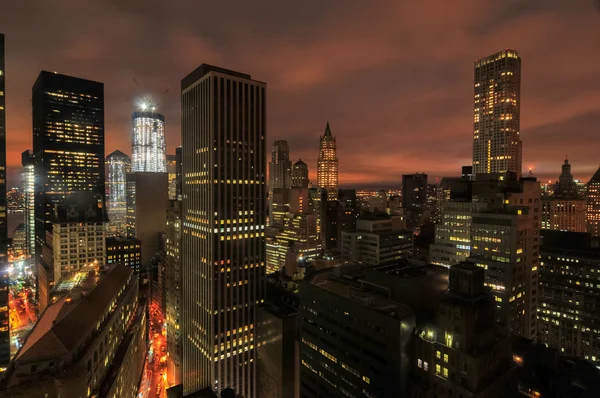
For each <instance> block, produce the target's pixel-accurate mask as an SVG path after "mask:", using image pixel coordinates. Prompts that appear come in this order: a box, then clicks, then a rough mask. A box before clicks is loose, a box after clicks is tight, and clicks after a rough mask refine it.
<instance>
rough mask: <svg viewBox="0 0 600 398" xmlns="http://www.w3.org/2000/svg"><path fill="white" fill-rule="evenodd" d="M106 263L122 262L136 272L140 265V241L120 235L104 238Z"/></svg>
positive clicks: (138, 270)
mask: <svg viewBox="0 0 600 398" xmlns="http://www.w3.org/2000/svg"><path fill="white" fill-rule="evenodd" d="M106 264H108V265H112V264H122V265H126V266H128V267H130V268H131V269H133V270H134V271H135V272H136V273H139V272H140V267H141V265H142V241H141V240H139V239H135V238H125V237H122V236H116V237H109V238H106Z"/></svg>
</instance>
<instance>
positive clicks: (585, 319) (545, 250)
mask: <svg viewBox="0 0 600 398" xmlns="http://www.w3.org/2000/svg"><path fill="white" fill-rule="evenodd" d="M541 241H542V244H541V248H540V286H539V294H538V323H539V326H538V328H539V333H538V339H539V341H540V342H541V343H545V344H548V345H549V346H550V347H554V348H556V349H557V350H559V351H561V353H563V354H564V355H567V356H572V357H578V358H584V359H586V360H588V361H590V362H593V363H594V364H595V365H596V366H600V329H599V328H598V325H600V312H599V311H598V308H600V283H599V282H598V281H599V280H600V247H599V245H598V243H599V241H598V240H596V241H595V247H594V245H593V243H594V241H593V240H592V238H591V236H590V235H589V234H587V233H576V232H560V231H546V230H543V231H542V238H541Z"/></svg>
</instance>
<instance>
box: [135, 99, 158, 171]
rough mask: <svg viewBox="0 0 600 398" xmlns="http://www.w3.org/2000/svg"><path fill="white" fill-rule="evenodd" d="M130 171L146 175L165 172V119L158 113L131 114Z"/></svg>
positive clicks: (144, 109) (142, 112)
mask: <svg viewBox="0 0 600 398" xmlns="http://www.w3.org/2000/svg"><path fill="white" fill-rule="evenodd" d="M131 120H132V124H133V139H132V144H131V147H132V155H131V171H133V172H137V171H143V172H148V173H166V172H167V144H166V141H165V117H164V116H163V115H161V114H160V113H157V112H154V108H152V110H151V111H146V105H144V106H142V111H140V112H133V114H132V115H131Z"/></svg>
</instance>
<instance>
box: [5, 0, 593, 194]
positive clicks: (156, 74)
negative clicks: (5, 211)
mask: <svg viewBox="0 0 600 398" xmlns="http://www.w3.org/2000/svg"><path fill="white" fill-rule="evenodd" d="M172 4H173V3H172V2H150V1H141V0H138V1H128V2H93V4H92V2H81V1H77V0H57V1H53V2H40V1H36V0H19V1H15V2H7V4H3V6H2V13H0V29H2V30H3V33H5V35H6V47H7V55H6V63H7V66H6V69H7V70H6V77H7V88H6V98H7V106H6V111H7V119H8V122H7V141H8V163H9V185H12V182H16V181H17V179H18V172H19V169H20V167H19V166H20V154H21V152H22V151H23V150H25V149H27V148H29V147H30V146H31V135H32V133H31V113H30V112H31V110H30V101H29V98H30V92H31V86H32V85H33V82H34V81H35V78H36V76H37V74H38V73H39V71H40V70H41V69H46V70H51V71H58V72H60V73H65V74H70V75H74V76H78V77H83V78H88V79H93V80H98V81H102V82H104V83H105V100H106V103H105V107H106V137H107V138H106V154H109V153H110V152H112V151H113V150H115V149H120V150H122V151H123V152H126V153H130V146H131V144H130V140H131V138H130V135H131V127H130V126H131V121H130V114H131V112H132V111H133V110H134V108H135V102H136V99H137V98H139V97H140V96H141V95H145V94H148V93H155V95H158V93H161V92H162V91H164V90H165V89H166V88H168V87H170V88H171V90H170V91H169V93H168V94H167V95H166V96H165V97H164V99H163V101H162V103H161V105H160V111H162V112H163V113H164V114H165V116H166V118H167V145H168V147H169V152H170V153H172V152H174V148H175V146H177V145H179V141H180V139H179V134H180V132H179V118H180V114H179V106H180V104H179V87H180V80H181V78H182V77H184V76H185V75H186V74H187V73H189V72H190V71H191V70H193V69H194V68H195V67H196V66H198V65H199V64H200V63H203V62H206V63H211V64H216V65H220V66H223V67H226V68H230V69H235V70H240V71H243V72H246V73H249V74H251V75H252V76H253V78H256V79H258V80H262V81H266V82H267V83H268V120H269V123H268V136H269V146H270V144H271V143H272V142H273V141H274V140H275V139H287V140H288V141H289V143H290V148H291V152H292V158H293V159H294V161H295V160H296V159H297V158H300V157H301V158H302V159H303V160H304V161H305V162H306V163H307V164H308V165H309V167H310V172H311V178H312V179H314V177H315V168H316V156H317V153H318V143H319V134H322V132H323V129H324V126H325V123H326V121H327V120H329V121H330V122H331V128H332V132H333V134H334V135H336V136H337V142H338V148H339V149H338V156H339V159H340V182H341V184H343V185H371V186H379V185H381V186H383V185H385V186H397V185H399V184H400V180H401V178H400V177H401V175H402V174H403V173H412V172H427V173H428V174H430V175H431V176H432V177H436V176H444V175H456V174H458V173H459V172H460V166H461V165H463V164H468V163H470V161H471V150H472V144H471V135H472V112H473V109H472V108H473V105H472V95H473V88H472V84H473V61H474V60H475V59H477V58H481V57H484V56H486V55H489V54H491V53H493V52H496V51H499V50H501V49H504V48H512V49H516V50H517V51H519V54H520V55H521V57H522V60H523V62H522V65H523V71H522V75H523V82H522V95H521V97H522V106H521V115H522V118H521V134H522V139H523V145H524V148H523V159H524V164H523V167H524V170H527V169H528V167H529V166H533V167H534V171H535V173H536V174H537V175H539V176H540V177H542V178H543V179H544V180H547V179H548V178H553V179H555V178H556V177H557V176H558V174H559V173H560V165H561V163H562V161H563V159H564V156H565V155H568V156H569V159H570V161H571V163H572V165H573V173H574V174H575V177H576V178H582V179H585V180H587V179H588V178H589V177H590V176H591V175H592V174H593V172H594V171H595V170H596V169H597V168H598V165H599V164H600V152H599V151H598V148H599V145H598V132H599V129H600V127H599V126H600V68H599V67H598V65H600V51H599V50H598V43H599V42H598V38H599V37H600V12H598V11H599V10H598V8H596V7H595V6H594V2H592V1H591V0H590V1H587V0H570V1H564V0H544V1H542V0H535V1H527V2H525V1H520V0H507V1H503V2H489V1H478V0H457V1H453V2H448V1H432V2H428V1H427V2H417V1H410V2H409V1H396V0H385V1H376V2H371V1H370V2H365V1H359V0H344V1H341V0H333V1H329V2H321V1H317V0H310V1H304V2H281V1H275V0H273V1H262V0H255V1H252V2H235V3H229V2H227V1H224V2H211V3H209V4H205V3H203V4H201V3H200V2H198V1H192V0H178V2H177V7H174V6H173V5H172ZM232 4H234V6H233V5H232ZM134 77H135V79H136V80H137V81H138V82H139V85H140V87H141V91H138V89H137V87H136V85H135V84H134V82H133V78H134ZM432 179H433V178H432Z"/></svg>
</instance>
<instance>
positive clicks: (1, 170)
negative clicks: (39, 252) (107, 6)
mask: <svg viewBox="0 0 600 398" xmlns="http://www.w3.org/2000/svg"><path fill="white" fill-rule="evenodd" d="M4 71H5V69H4V35H3V34H1V33H0V307H1V308H3V310H1V311H0V373H1V372H2V371H3V368H5V367H6V365H7V364H8V362H9V361H10V327H9V323H10V322H9V312H8V272H6V267H7V266H8V264H7V262H8V261H7V260H8V257H7V251H8V225H7V218H6V116H5V112H6V110H5V109H4V107H5V106H6V102H5V100H4V88H5V75H4Z"/></svg>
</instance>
